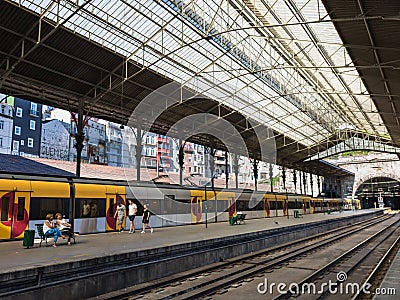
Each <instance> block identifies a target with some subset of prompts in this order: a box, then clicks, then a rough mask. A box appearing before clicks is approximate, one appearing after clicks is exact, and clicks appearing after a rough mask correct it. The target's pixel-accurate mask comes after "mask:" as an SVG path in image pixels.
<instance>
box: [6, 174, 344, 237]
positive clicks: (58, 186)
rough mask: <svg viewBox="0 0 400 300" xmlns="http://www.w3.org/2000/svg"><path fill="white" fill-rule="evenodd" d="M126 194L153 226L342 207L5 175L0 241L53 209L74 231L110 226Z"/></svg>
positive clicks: (257, 195) (290, 198) (337, 202)
mask: <svg viewBox="0 0 400 300" xmlns="http://www.w3.org/2000/svg"><path fill="white" fill-rule="evenodd" d="M128 199H132V200H133V201H134V202H135V203H136V204H137V205H138V215H139V216H140V215H141V212H142V205H143V204H148V205H149V208H150V210H151V212H152V213H153V216H152V218H151V221H150V223H151V225H152V226H154V227H163V226H176V225H184V224H196V223H202V222H204V221H205V220H206V219H207V220H209V222H219V221H227V220H228V219H229V216H233V215H234V214H236V213H237V212H239V211H241V212H243V213H246V219H252V218H270V217H279V216H286V215H287V214H290V215H293V210H302V213H303V214H309V213H316V212H320V211H323V210H324V209H328V208H329V209H339V208H340V207H342V206H343V201H342V200H341V199H322V198H311V197H310V196H305V195H293V194H289V195H286V194H279V193H276V194H275V193H263V192H254V191H250V190H245V191H239V190H234V189H230V190H221V189H215V190H210V188H207V191H205V190H204V189H198V188H192V187H182V186H178V185H169V184H157V185H155V184H154V183H151V182H132V183H130V184H128V183H127V182H120V181H108V180H78V179H71V178H69V179H67V178H52V177H46V178H45V179H44V178H43V177H35V176H22V175H21V176H18V175H13V176H11V175H10V176H9V177H8V178H3V179H0V208H1V211H0V240H10V239H16V238H22V237H23V233H24V230H26V229H28V228H29V229H35V224H37V223H43V222H44V219H45V216H46V214H48V213H53V214H55V213H57V212H60V213H61V214H63V215H65V216H66V217H67V218H69V219H70V221H71V222H72V223H73V226H74V230H75V231H78V232H80V233H82V234H85V233H96V232H106V231H111V230H115V229H116V224H115V219H114V213H115V208H116V205H117V203H118V202H123V203H126V201H127V200H128ZM127 222H128V221H127ZM135 226H136V227H138V228H140V226H141V218H136V219H135ZM126 228H127V227H126Z"/></svg>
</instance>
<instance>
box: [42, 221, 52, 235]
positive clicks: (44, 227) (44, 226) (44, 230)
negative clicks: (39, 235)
mask: <svg viewBox="0 0 400 300" xmlns="http://www.w3.org/2000/svg"><path fill="white" fill-rule="evenodd" d="M49 223H50V224H51V222H50V221H49ZM50 229H51V228H50V227H49V226H47V223H46V222H44V223H43V233H44V234H46V232H47V231H49V230H50Z"/></svg>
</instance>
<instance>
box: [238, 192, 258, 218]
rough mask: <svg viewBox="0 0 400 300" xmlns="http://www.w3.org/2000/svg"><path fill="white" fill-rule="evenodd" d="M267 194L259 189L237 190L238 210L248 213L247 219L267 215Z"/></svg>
mask: <svg viewBox="0 0 400 300" xmlns="http://www.w3.org/2000/svg"><path fill="white" fill-rule="evenodd" d="M264 197H265V194H264V193H262V192H257V191H247V190H245V191H241V192H236V210H237V211H238V212H239V211H240V212H242V213H244V214H246V218H247V219H258V218H264V217H265V206H264Z"/></svg>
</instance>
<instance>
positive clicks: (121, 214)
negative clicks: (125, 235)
mask: <svg viewBox="0 0 400 300" xmlns="http://www.w3.org/2000/svg"><path fill="white" fill-rule="evenodd" d="M125 214H126V207H125V205H124V204H123V203H122V202H119V203H118V206H117V209H116V210H115V214H114V218H117V217H118V218H117V224H118V225H119V228H120V229H119V232H120V233H121V232H122V231H124V229H125V228H124V227H125V226H124V221H125ZM115 230H117V228H116V227H115Z"/></svg>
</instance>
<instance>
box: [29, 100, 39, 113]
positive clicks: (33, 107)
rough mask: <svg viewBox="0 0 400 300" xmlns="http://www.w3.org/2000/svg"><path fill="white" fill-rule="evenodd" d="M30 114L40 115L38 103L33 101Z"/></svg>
mask: <svg viewBox="0 0 400 300" xmlns="http://www.w3.org/2000/svg"><path fill="white" fill-rule="evenodd" d="M30 114H31V115H33V116H38V111H37V104H36V103H33V102H31V111H30Z"/></svg>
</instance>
